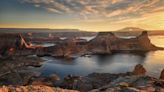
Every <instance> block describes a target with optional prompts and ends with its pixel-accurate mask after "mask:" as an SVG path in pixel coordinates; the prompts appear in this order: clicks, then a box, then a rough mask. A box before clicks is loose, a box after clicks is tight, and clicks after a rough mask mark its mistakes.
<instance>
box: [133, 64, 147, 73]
mask: <svg viewBox="0 0 164 92" xmlns="http://www.w3.org/2000/svg"><path fill="white" fill-rule="evenodd" d="M133 73H134V75H145V74H146V69H145V68H144V67H143V65H141V64H138V65H136V66H135V68H134V70H133Z"/></svg>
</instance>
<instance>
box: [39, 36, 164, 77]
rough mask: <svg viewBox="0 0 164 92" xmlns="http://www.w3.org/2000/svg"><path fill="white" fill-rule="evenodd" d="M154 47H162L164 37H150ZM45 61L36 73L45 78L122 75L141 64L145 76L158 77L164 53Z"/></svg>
mask: <svg viewBox="0 0 164 92" xmlns="http://www.w3.org/2000/svg"><path fill="white" fill-rule="evenodd" d="M150 39H151V42H152V43H153V44H155V45H156V46H160V47H164V36H153V37H150ZM43 60H45V62H44V64H43V66H42V67H40V68H38V71H40V72H41V73H42V75H44V76H47V75H49V74H52V73H56V74H58V75H59V76H60V77H61V78H63V77H64V76H66V75H68V74H74V75H82V76H85V75H88V74H90V73H93V72H98V73H124V72H128V71H132V70H133V68H134V66H135V65H136V64H142V65H143V66H144V67H145V68H146V69H147V75H151V76H154V77H159V75H160V72H161V70H162V69H163V68H164V51H155V52H149V53H146V54H145V55H136V54H127V53H117V54H113V55H106V56H101V55H92V56H91V57H78V58H76V59H74V60H71V61H67V60H59V59H55V58H52V57H43Z"/></svg>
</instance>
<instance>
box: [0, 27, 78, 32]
mask: <svg viewBox="0 0 164 92" xmlns="http://www.w3.org/2000/svg"><path fill="white" fill-rule="evenodd" d="M80 31H81V30H78V29H46V28H0V32H7V33H8V32H9V33H10V32H21V33H23V32H80Z"/></svg>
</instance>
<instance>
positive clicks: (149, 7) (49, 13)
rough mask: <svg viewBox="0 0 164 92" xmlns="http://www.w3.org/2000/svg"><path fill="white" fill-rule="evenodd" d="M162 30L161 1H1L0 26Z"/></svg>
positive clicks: (163, 9)
mask: <svg viewBox="0 0 164 92" xmlns="http://www.w3.org/2000/svg"><path fill="white" fill-rule="evenodd" d="M125 27H138V28H142V29H146V30H164V0H1V3H0V28H50V29H80V30H85V31H115V30H118V29H121V28H125Z"/></svg>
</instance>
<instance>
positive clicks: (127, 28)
mask: <svg viewBox="0 0 164 92" xmlns="http://www.w3.org/2000/svg"><path fill="white" fill-rule="evenodd" d="M118 31H119V32H136V31H146V30H144V29H141V28H137V27H126V28H123V29H120V30H118Z"/></svg>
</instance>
